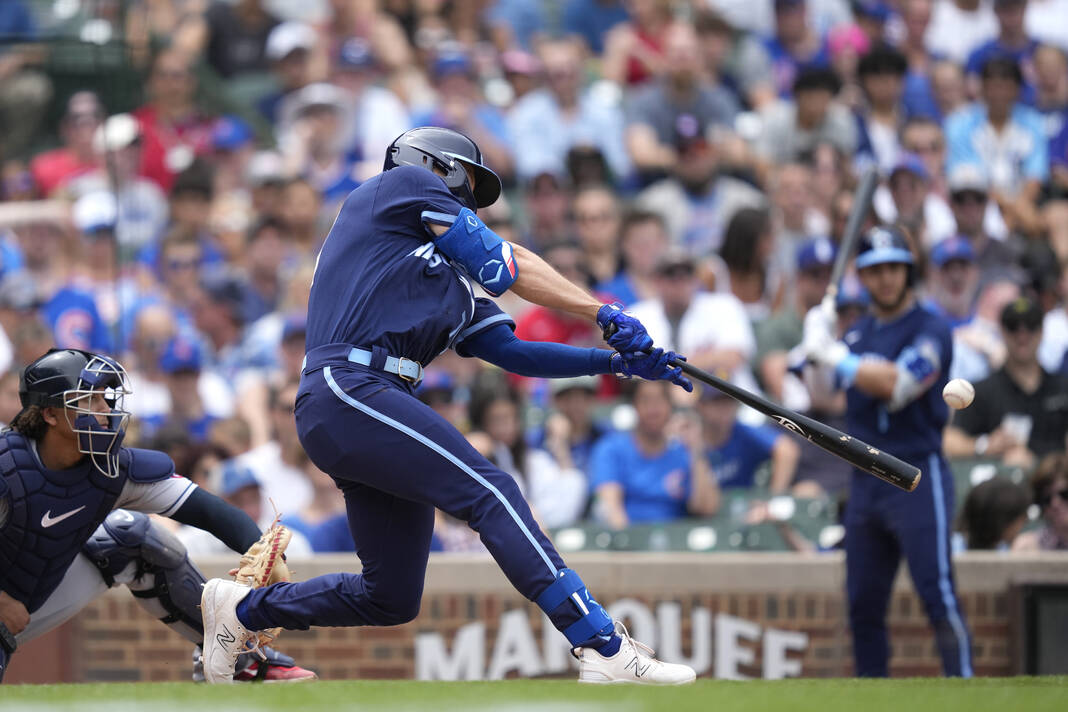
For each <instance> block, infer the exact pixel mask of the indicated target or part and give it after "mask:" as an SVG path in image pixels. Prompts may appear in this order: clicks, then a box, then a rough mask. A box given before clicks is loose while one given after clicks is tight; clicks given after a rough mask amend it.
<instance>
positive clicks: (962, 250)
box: [931, 235, 975, 267]
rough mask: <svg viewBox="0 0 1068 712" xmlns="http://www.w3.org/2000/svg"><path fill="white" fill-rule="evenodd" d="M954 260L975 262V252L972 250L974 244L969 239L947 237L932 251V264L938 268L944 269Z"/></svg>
mask: <svg viewBox="0 0 1068 712" xmlns="http://www.w3.org/2000/svg"><path fill="white" fill-rule="evenodd" d="M952 260H964V261H966V262H975V250H973V249H972V244H971V243H970V242H968V238H966V237H962V236H960V235H957V236H956V237H947V238H946V239H945V240H942V241H941V242H939V243H938V244H937V245H935V246H934V247H933V248H932V249H931V262H934V263H935V265H937V266H938V267H942V266H944V265H945V264H946V263H947V262H950V261H952Z"/></svg>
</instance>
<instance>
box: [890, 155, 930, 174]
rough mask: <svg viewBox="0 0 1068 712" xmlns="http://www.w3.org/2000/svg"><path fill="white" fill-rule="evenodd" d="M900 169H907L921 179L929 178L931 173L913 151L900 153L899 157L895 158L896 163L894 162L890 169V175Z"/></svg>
mask: <svg viewBox="0 0 1068 712" xmlns="http://www.w3.org/2000/svg"><path fill="white" fill-rule="evenodd" d="M901 171H908V172H909V173H911V174H913V175H914V176H917V177H919V178H922V179H923V180H930V179H931V174H930V173H928V172H927V166H925V165H924V164H923V160H922V159H921V158H920V157H919V156H917V155H916V154H915V153H903V154H901V157H900V158H898V159H897V163H895V164H894V168H893V170H891V171H890V177H893V176H894V175H896V174H897V173H899V172H901Z"/></svg>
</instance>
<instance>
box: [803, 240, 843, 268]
mask: <svg viewBox="0 0 1068 712" xmlns="http://www.w3.org/2000/svg"><path fill="white" fill-rule="evenodd" d="M837 255H838V248H837V247H836V246H835V244H834V243H833V242H831V241H830V239H828V238H826V237H817V238H816V239H814V240H809V241H808V242H806V243H805V244H803V245H801V248H800V249H799V250H798V251H797V268H798V269H799V270H802V271H804V270H810V269H813V268H815V267H827V266H830V265H832V264H834V258H835V257H836V256H837Z"/></svg>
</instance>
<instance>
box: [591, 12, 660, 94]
mask: <svg viewBox="0 0 1068 712" xmlns="http://www.w3.org/2000/svg"><path fill="white" fill-rule="evenodd" d="M626 6H627V12H628V14H629V15H630V17H629V19H628V20H627V21H626V22H621V23H619V24H618V25H616V26H615V27H613V28H612V30H611V31H610V32H609V33H608V35H607V36H606V37H605V38H604V55H603V58H602V61H601V75H602V76H603V77H604V78H605V79H607V80H609V81H611V82H615V83H616V84H621V85H624V86H627V87H635V86H637V85H639V84H642V83H644V82H647V81H649V80H651V79H653V78H654V77H657V76H659V75H660V74H661V73H663V72H664V71H666V70H668V68H669V67H670V66H671V59H670V58H668V57H667V56H666V55H667V52H666V50H665V46H666V45H667V44H668V42H669V41H670V40H669V39H668V36H667V35H668V34H669V33H670V32H671V25H672V4H671V2H670V0H627V3H626Z"/></svg>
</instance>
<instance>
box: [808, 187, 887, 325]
mask: <svg viewBox="0 0 1068 712" xmlns="http://www.w3.org/2000/svg"><path fill="white" fill-rule="evenodd" d="M878 187H879V170H878V168H876V167H875V166H872V167H871V168H868V170H866V171H865V172H864V175H862V176H861V177H860V183H859V184H858V185H857V189H856V191H855V192H854V193H853V205H852V206H851V207H850V209H849V216H848V217H847V218H846V224H845V229H844V230H843V232H842V242H841V243H840V244H839V245H838V256H837V257H836V258H835V260H834V268H833V269H832V270H831V281H830V282H828V284H827V292H826V294H824V296H823V302H822V306H823V309H824V310H825V311H826V313H827V316H828V317H829V318H830V317H833V316H834V314H835V309H834V302H835V299H836V298H837V297H838V289H839V286H840V285H841V282H842V274H843V273H844V272H845V268H846V265H847V264H849V257H850V255H852V254H853V247H854V246H855V245H856V244H857V238H858V237H860V229H861V227H863V226H864V218H865V217H866V216H867V215H868V211H869V210H870V209H871V200H872V197H873V196H874V195H875V189H876V188H878Z"/></svg>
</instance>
